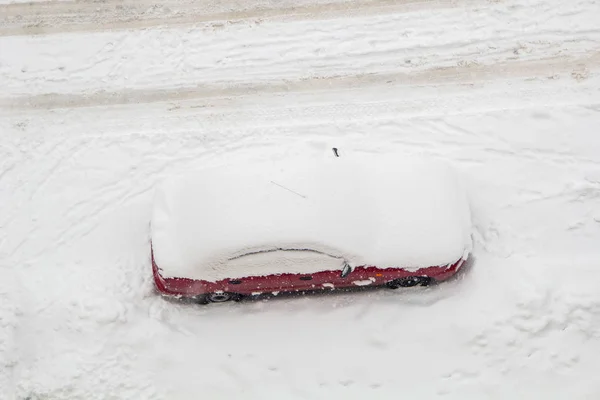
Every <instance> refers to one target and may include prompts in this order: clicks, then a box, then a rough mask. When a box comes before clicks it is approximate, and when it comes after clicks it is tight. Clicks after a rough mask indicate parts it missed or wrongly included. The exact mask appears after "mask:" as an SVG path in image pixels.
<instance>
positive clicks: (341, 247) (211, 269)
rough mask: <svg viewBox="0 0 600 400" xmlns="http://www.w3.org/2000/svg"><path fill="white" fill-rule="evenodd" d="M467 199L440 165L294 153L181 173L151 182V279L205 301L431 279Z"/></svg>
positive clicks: (465, 228) (458, 237)
mask: <svg viewBox="0 0 600 400" xmlns="http://www.w3.org/2000/svg"><path fill="white" fill-rule="evenodd" d="M470 225H471V219H470V211H469V204H468V201H467V196H466V193H465V191H464V190H463V188H462V185H461V183H460V180H459V179H458V176H457V175H456V173H455V172H454V171H453V170H452V169H451V168H450V167H449V166H448V165H446V164H444V163H441V162H438V161H434V160H423V159H416V160H415V159H401V160H399V159H398V157H391V156H388V157H370V156H362V157H331V158H328V159H318V160H315V159H308V158H301V159H300V158H294V159H289V160H285V161H271V162H260V163H255V164H233V165H228V166H221V167H215V168H207V169H203V170H200V171H196V172H192V173H186V174H185V175H183V176H177V177H173V178H170V179H166V180H165V181H163V182H162V184H161V185H159V187H158V189H157V192H156V196H155V203H154V209H153V214H152V222H151V254H152V266H153V273H154V280H155V284H156V287H157V289H158V291H159V292H160V293H162V294H164V295H173V296H178V297H188V298H194V299H196V300H198V301H199V302H202V303H207V302H223V301H228V300H231V299H233V300H237V299H240V298H241V297H243V296H253V295H259V294H262V293H273V294H277V293H279V292H288V291H313V290H331V289H335V288H343V287H356V286H367V285H371V286H375V285H379V286H388V287H390V288H398V287H402V286H405V287H406V286H415V285H428V284H430V283H432V282H433V281H442V280H445V279H447V278H449V277H450V276H452V275H453V274H455V273H456V272H457V271H458V270H459V268H460V267H461V266H462V265H463V263H464V262H465V260H466V259H467V257H468V255H469V252H470V249H471V243H472V242H471V226H470Z"/></svg>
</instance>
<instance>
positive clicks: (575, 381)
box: [0, 0, 600, 400]
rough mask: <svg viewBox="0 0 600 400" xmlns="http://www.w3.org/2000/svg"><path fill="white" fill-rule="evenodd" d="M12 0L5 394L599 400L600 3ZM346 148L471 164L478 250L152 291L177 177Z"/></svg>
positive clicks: (3, 96)
mask: <svg viewBox="0 0 600 400" xmlns="http://www.w3.org/2000/svg"><path fill="white" fill-rule="evenodd" d="M1 3H2V4H1V5H0V87H1V88H2V90H1V91H0V268H1V271H2V276H1V277H0V388H1V389H0V398H1V399H30V400H34V399H35V400H37V399H192V398H198V397H212V398H219V399H220V398H225V399H229V398H235V397H241V396H244V397H245V398H267V399H270V398H273V399H283V398H285V399H296V398H307V399H334V398H335V399H337V398H340V399H341V398H343V399H359V398H360V399H364V398H377V399H379V398H398V397H407V398H411V399H417V398H418V399H430V398H444V399H506V398H527V399H530V398H531V399H533V398H543V399H597V398H599V397H600V380H599V379H598V378H597V374H598V373H597V371H598V370H599V369H600V358H599V357H598V354H600V290H599V286H598V282H600V269H599V268H598V265H599V260H600V246H599V245H598V243H599V240H600V75H599V74H598V72H599V71H600V24H598V21H600V3H598V2H596V1H593V0H573V1H562V0H546V1H541V0H539V1H536V0H494V1H492V0H489V1H483V0H478V1H469V0H451V1H450V0H449V1H443V0H437V1H427V0H420V1H411V2H409V1H403V0H401V1H396V2H394V1H387V0H370V1H366V0H358V1H352V2H350V1H339V2H326V1H312V2H311V1H306V0H305V1H301V2H298V1H281V2H279V1H278V2H271V1H264V0H263V1H256V2H253V3H249V2H238V1H233V0H230V1H222V2H208V1H198V2H192V1H189V0H188V1H182V2H178V1H169V2H165V3H163V6H160V7H159V6H156V5H155V4H154V3H152V2H148V1H123V2H121V1H116V0H107V1H105V2H94V1H73V2H70V1H64V2H57V1H52V2H34V3H32V4H29V3H18V4H17V3H15V4H6V3H7V1H6V0H2V1H1ZM215 3H218V4H215ZM334 146H335V147H338V148H339V149H340V151H341V152H342V154H343V152H344V150H353V151H357V152H369V153H376V154H379V153H386V154H389V153H394V154H398V156H399V157H401V156H402V155H404V154H424V155H428V156H433V157H436V158H440V159H443V160H446V161H450V162H452V163H453V165H455V166H456V168H457V169H458V170H459V171H461V173H462V174H463V176H464V177H465V179H466V181H467V183H468V189H469V193H470V197H471V202H472V207H473V221H474V224H475V233H474V237H475V249H474V259H473V262H472V265H471V266H470V268H468V269H467V270H465V272H464V273H462V274H460V276H459V277H458V278H457V279H454V280H452V281H450V282H448V283H445V284H443V285H439V286H435V287H430V288H415V289H409V290H398V291H386V290H382V291H368V292H364V293H351V294H348V293H345V294H338V295H326V296H325V295H323V296H306V297H300V298H290V297H285V296H284V297H281V296H280V297H279V298H274V299H271V300H268V301H247V302H242V303H232V304H218V305H210V306H208V307H204V306H197V305H191V304H177V303H172V302H169V301H166V300H164V299H162V298H160V297H158V296H157V295H156V293H155V292H154V289H153V284H152V281H151V271H150V263H149V252H148V250H149V226H148V224H149V219H150V212H151V200H152V194H153V187H154V184H155V183H156V182H157V181H158V180H159V179H160V178H161V177H163V176H165V175H166V174H171V173H175V172H181V171H184V170H186V169H188V168H190V167H197V166H205V165H216V164H220V163H226V162H227V161H228V159H231V158H233V157H235V158H236V159H240V158H248V159H264V158H266V157H272V158H274V159H276V158H285V157H289V156H291V155H295V154H301V153H308V152H315V153H317V152H324V151H330V149H331V147H334Z"/></svg>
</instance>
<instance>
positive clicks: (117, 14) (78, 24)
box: [0, 0, 480, 36]
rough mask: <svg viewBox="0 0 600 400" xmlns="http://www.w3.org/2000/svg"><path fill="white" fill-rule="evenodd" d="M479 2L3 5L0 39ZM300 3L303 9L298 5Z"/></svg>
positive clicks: (148, 1)
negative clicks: (246, 4)
mask: <svg viewBox="0 0 600 400" xmlns="http://www.w3.org/2000/svg"><path fill="white" fill-rule="evenodd" d="M465 2H467V3H471V2H472V3H475V4H478V3H480V2H477V1H469V0H359V1H348V0H343V1H334V2H322V1H321V2H318V1H317V2H314V1H313V2H284V3H285V4H284V7H273V4H272V3H270V2H265V3H259V4H257V5H256V7H254V8H247V9H241V10H232V9H233V8H235V7H239V3H237V2H235V3H234V2H223V3H222V4H219V3H217V4H214V3H213V4H211V3H208V2H207V3H206V4H203V5H198V3H197V2H193V1H185V2H177V1H167V2H162V3H161V4H160V5H157V4H156V3H155V2H153V1H151V0H143V1H138V2H116V1H104V2H87V1H81V0H76V1H64V2H63V1H60V2H58V1H57V2H54V1H52V2H50V1H47V2H34V3H16V4H7V5H0V16H2V17H1V18H0V36H14V35H44V34H55V33H63V32H99V31H107V30H123V29H143V28H150V27H155V26H161V25H169V26H170V27H174V26H185V25H195V24H201V23H203V24H206V25H207V27H210V28H213V29H220V28H224V27H225V26H226V25H227V24H232V23H241V22H244V21H252V22H262V20H263V19H273V18H277V19H285V20H299V19H327V18H332V17H339V16H364V15H374V14H383V13H389V12H403V11H415V10H419V9H437V8H448V7H458V6H459V5H460V4H464V3H465ZM298 3H300V4H298Z"/></svg>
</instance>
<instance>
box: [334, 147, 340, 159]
mask: <svg viewBox="0 0 600 400" xmlns="http://www.w3.org/2000/svg"><path fill="white" fill-rule="evenodd" d="M332 150H333V154H335V156H336V157H339V156H340V155H339V154H338V149H337V147H334V148H333V149H332Z"/></svg>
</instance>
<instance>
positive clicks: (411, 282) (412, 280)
mask: <svg viewBox="0 0 600 400" xmlns="http://www.w3.org/2000/svg"><path fill="white" fill-rule="evenodd" d="M430 282H431V278H428V277H423V276H407V277H406V278H400V279H395V280H393V281H390V282H388V283H387V287H389V288H390V289H398V288H400V287H413V286H418V285H421V286H427V285H429V283H430Z"/></svg>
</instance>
